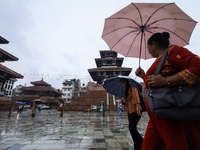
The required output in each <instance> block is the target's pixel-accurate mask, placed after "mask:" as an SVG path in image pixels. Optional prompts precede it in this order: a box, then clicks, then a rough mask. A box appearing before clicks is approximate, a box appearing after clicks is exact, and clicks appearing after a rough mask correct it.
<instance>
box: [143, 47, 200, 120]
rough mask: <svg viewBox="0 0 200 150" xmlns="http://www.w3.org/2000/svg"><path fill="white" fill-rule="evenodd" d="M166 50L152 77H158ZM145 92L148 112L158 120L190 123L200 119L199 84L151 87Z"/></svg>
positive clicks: (148, 86)
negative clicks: (153, 114)
mask: <svg viewBox="0 0 200 150" xmlns="http://www.w3.org/2000/svg"><path fill="white" fill-rule="evenodd" d="M167 54H168V49H167V50H166V51H165V52H164V54H163V56H162V58H161V60H160V62H159V64H158V66H157V68H156V70H155V72H154V75H158V74H159V72H160V70H161V68H162V65H163V63H164V61H165V58H166V56H167ZM146 86H147V89H146V90H145V94H146V98H147V102H148V105H149V108H150V110H151V111H152V112H153V113H155V114H156V116H158V117H159V118H164V119H171V120H185V121H192V120H198V119H200V82H199V83H198V84H196V85H194V86H190V85H189V84H184V85H179V86H172V87H157V88H154V87H151V86H150V85H146Z"/></svg>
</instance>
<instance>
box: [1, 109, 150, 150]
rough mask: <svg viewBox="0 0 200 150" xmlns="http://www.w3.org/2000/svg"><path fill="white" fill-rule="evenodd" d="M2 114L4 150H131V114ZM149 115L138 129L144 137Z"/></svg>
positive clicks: (47, 112) (75, 112) (53, 111)
mask: <svg viewBox="0 0 200 150" xmlns="http://www.w3.org/2000/svg"><path fill="white" fill-rule="evenodd" d="M8 113H9V112H8V111H6V112H1V113H0V149H1V150H131V149H133V144H134V143H133V141H132V138H131V135H130V133H129V131H128V118H127V115H126V114H124V115H123V116H117V115H116V112H106V113H105V116H102V114H101V113H98V112H81V111H78V112H77V111H65V112H64V114H63V117H60V112H58V111H57V110H42V111H41V112H40V113H38V114H36V115H35V117H31V110H30V109H29V110H27V111H24V112H22V113H21V114H17V112H13V113H12V116H11V118H8ZM147 122H148V115H147V114H146V112H144V113H143V115H142V118H141V120H140V122H139V124H138V130H139V132H140V133H141V134H142V136H144V133H145V130H146V126H147Z"/></svg>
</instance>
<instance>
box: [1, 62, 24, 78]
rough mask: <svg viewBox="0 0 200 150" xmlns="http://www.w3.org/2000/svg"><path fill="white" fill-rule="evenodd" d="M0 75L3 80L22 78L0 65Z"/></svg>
mask: <svg viewBox="0 0 200 150" xmlns="http://www.w3.org/2000/svg"><path fill="white" fill-rule="evenodd" d="M0 75H2V76H3V77H5V78H20V79H22V78H23V76H22V75H20V74H19V73H17V72H15V71H13V70H11V69H9V68H7V67H6V66H4V65H2V64H0Z"/></svg>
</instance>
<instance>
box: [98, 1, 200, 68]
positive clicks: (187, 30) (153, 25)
mask: <svg viewBox="0 0 200 150" xmlns="http://www.w3.org/2000/svg"><path fill="white" fill-rule="evenodd" d="M196 23H197V22H196V21H194V20H193V19H192V18H190V17H189V16H188V15H187V14H185V13H184V12H183V11H182V10H181V9H180V8H179V7H178V6H177V5H176V4H175V3H131V4H130V5H128V6H127V7H125V8H123V9H122V10H120V11H118V12H117V13H115V14H113V15H112V16H110V17H109V18H107V19H105V25H104V30H103V34H102V38H103V39H104V41H105V42H106V43H107V45H108V46H109V48H110V49H111V50H113V51H115V52H118V53H120V54H122V55H124V56H125V57H136V58H139V66H140V59H141V58H142V59H149V58H152V56H151V55H150V54H149V53H148V51H147V40H148V39H149V37H150V36H151V35H153V34H154V33H157V32H168V33H169V34H170V44H171V45H179V46H185V45H187V44H188V43H189V40H190V36H191V34H192V32H193V29H194V27H195V25H196Z"/></svg>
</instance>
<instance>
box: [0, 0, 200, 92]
mask: <svg viewBox="0 0 200 150" xmlns="http://www.w3.org/2000/svg"><path fill="white" fill-rule="evenodd" d="M131 2H149V1H141V0H140V1H131V0H98V1H97V0H0V36H2V37H3V38H5V39H7V40H8V41H9V42H10V43H9V44H5V45H4V44H1V45H0V48H2V49H4V50H5V51H7V52H9V53H10V54H12V55H14V56H16V57H17V58H19V61H13V62H5V63H3V65H5V66H7V67H8V68H10V69H12V70H14V71H16V72H18V73H20V74H21V75H23V76H24V79H18V81H17V82H16V83H15V85H19V84H22V85H25V84H26V85H27V86H30V85H31V84H30V82H33V81H39V80H41V78H42V77H43V79H44V81H45V82H47V83H49V84H51V85H52V86H53V87H55V88H59V89H61V88H62V82H63V81H64V80H66V79H72V78H76V79H81V83H85V84H86V83H87V82H88V81H92V79H91V77H90V75H89V73H88V69H90V68H96V64H95V61H94V59H95V58H100V53H99V50H109V48H108V46H107V44H106V43H105V42H104V40H103V39H102V38H101V35H102V31H103V27H104V21H105V19H106V18H108V17H109V16H111V15H113V14H114V13H116V12H117V11H119V10H121V9H122V8H124V7H126V6H127V5H129V4H130V3H131ZM151 2H160V3H168V2H175V3H176V4H177V5H178V6H179V7H180V8H181V9H182V10H183V11H184V12H185V13H186V14H188V15H189V16H190V17H191V18H193V19H194V20H196V21H197V22H200V15H199V14H200V9H199V6H200V2H199V1H197V0H190V1H188V0H175V1H169V0H165V1H164V0H151ZM199 35H200V25H199V23H198V24H197V25H196V27H195V29H194V32H193V34H192V37H191V39H190V45H189V46H186V47H187V48H188V49H189V50H191V51H192V52H193V53H195V54H197V55H199V56H200V48H199V42H200V38H199ZM118 57H124V56H122V55H119V54H118ZM153 61H154V59H149V60H141V67H142V68H144V70H145V71H146V70H147V69H148V68H149V67H150V65H151V64H152V62H153ZM138 64H139V63H138V59H137V58H124V62H123V67H130V68H132V69H133V71H132V72H131V74H130V76H131V77H133V78H135V74H134V72H135V70H136V68H137V67H138ZM136 80H137V81H141V80H140V79H138V78H137V79H136Z"/></svg>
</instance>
